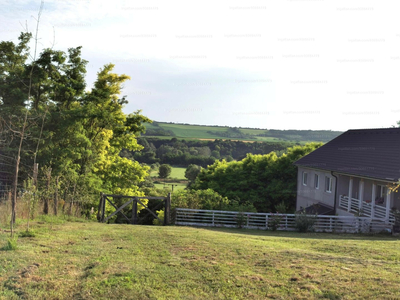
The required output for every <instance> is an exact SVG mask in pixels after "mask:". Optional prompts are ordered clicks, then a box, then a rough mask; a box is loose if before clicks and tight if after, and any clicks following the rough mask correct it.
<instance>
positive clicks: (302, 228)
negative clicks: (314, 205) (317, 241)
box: [295, 210, 317, 232]
mask: <svg viewBox="0 0 400 300" xmlns="http://www.w3.org/2000/svg"><path fill="white" fill-rule="evenodd" d="M316 221H317V215H308V214H306V211H305V210H303V211H302V212H300V213H297V214H296V219H295V227H296V228H297V230H298V231H299V232H309V231H314V225H315V222H316Z"/></svg>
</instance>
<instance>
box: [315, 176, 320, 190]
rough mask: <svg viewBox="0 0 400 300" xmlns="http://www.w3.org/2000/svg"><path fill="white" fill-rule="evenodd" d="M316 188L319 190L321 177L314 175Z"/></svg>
mask: <svg viewBox="0 0 400 300" xmlns="http://www.w3.org/2000/svg"><path fill="white" fill-rule="evenodd" d="M314 187H315V188H316V189H319V176H318V174H315V175H314Z"/></svg>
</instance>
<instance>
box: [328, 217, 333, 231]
mask: <svg viewBox="0 0 400 300" xmlns="http://www.w3.org/2000/svg"><path fill="white" fill-rule="evenodd" d="M329 230H330V231H333V230H332V217H330V218H329Z"/></svg>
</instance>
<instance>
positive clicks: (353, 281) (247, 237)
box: [0, 222, 400, 299]
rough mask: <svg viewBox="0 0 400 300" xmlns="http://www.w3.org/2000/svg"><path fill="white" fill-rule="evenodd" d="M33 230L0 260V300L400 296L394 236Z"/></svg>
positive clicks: (75, 226)
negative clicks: (30, 234)
mask: <svg viewBox="0 0 400 300" xmlns="http://www.w3.org/2000/svg"><path fill="white" fill-rule="evenodd" d="M32 226H34V227H35V232H36V237H31V238H20V239H19V240H18V250H16V251H2V252H0V253H1V255H0V261H1V262H0V299H21V298H23V299H267V298H270V299H399V298H400V290H399V288H398V283H399V275H400V264H399V260H400V241H399V240H398V239H395V238H392V237H385V236H372V237H368V236H360V235H334V234H299V233H287V232H264V231H250V230H228V229H199V228H190V227H174V226H169V227H155V226H132V225H107V224H99V223H82V222H81V223H77V222H74V223H72V222H66V223H64V224H55V223H53V224H52V225H48V224H37V223H36V224H32ZM6 243H7V236H6V235H5V234H0V245H1V244H6Z"/></svg>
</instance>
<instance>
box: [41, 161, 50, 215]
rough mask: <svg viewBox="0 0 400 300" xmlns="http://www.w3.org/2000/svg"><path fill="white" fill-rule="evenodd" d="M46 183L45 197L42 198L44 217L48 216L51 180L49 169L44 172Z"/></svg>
mask: <svg viewBox="0 0 400 300" xmlns="http://www.w3.org/2000/svg"><path fill="white" fill-rule="evenodd" d="M46 177H47V182H46V195H45V197H44V206H43V213H44V214H45V215H48V214H49V201H50V199H49V198H50V180H51V168H49V169H48V170H47V172H46Z"/></svg>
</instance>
